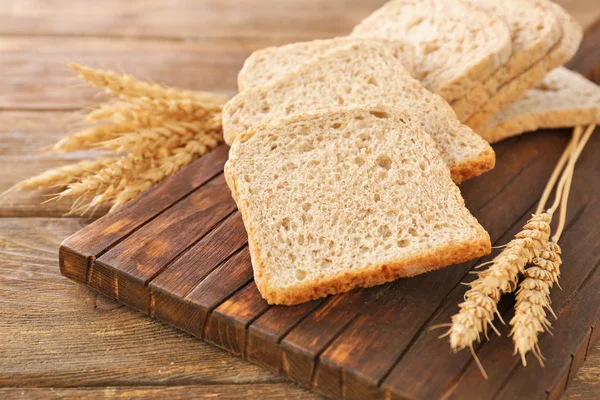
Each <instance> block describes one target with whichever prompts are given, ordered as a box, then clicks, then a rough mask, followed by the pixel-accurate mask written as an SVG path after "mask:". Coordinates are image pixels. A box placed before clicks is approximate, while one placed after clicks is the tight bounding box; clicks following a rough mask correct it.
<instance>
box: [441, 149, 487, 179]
mask: <svg viewBox="0 0 600 400" xmlns="http://www.w3.org/2000/svg"><path fill="white" fill-rule="evenodd" d="M495 166H496V153H494V150H492V148H491V147H489V148H487V149H486V150H484V151H483V152H482V153H480V154H479V155H478V156H477V157H476V158H472V159H470V160H467V161H464V162H462V163H459V164H454V165H452V166H451V167H450V174H451V175H452V180H453V181H454V183H456V184H459V183H461V182H463V181H466V180H467V179H470V178H473V177H476V176H479V175H481V174H483V173H485V172H487V171H490V170H492V169H494V167H495Z"/></svg>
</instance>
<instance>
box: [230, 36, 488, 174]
mask: <svg viewBox="0 0 600 400" xmlns="http://www.w3.org/2000/svg"><path fill="white" fill-rule="evenodd" d="M373 103H383V104H389V105H398V104H399V105H404V106H408V107H411V109H412V110H413V113H414V115H415V118H417V119H418V123H420V124H421V125H422V126H423V128H424V130H425V131H426V132H427V133H429V134H430V135H431V136H432V137H433V139H434V141H435V143H436V145H437V147H438V149H439V151H440V153H441V154H442V158H443V159H444V161H446V163H447V165H448V167H449V168H450V170H451V172H452V177H453V179H454V180H455V182H460V181H462V180H464V179H468V178H470V177H473V176H477V175H480V174H482V173H483V172H486V171H488V170H490V169H492V168H493V167H494V164H495V155H494V152H493V150H492V149H491V147H490V146H489V144H488V143H487V142H486V141H485V140H483V139H482V138H481V137H479V135H477V134H475V133H474V132H473V131H472V130H471V129H469V128H468V127H466V126H465V125H463V124H461V123H460V122H459V121H458V119H457V118H456V115H455V114H454V111H452V108H450V106H449V105H448V103H446V102H445V101H444V100H443V99H442V98H441V97H440V96H438V95H435V94H433V93H431V92H429V91H428V90H427V89H425V88H424V87H423V86H422V85H421V84H420V83H419V81H417V80H416V79H414V78H412V77H411V76H410V75H409V74H408V73H407V72H406V70H404V68H403V67H402V65H401V64H400V62H399V61H398V59H396V58H395V57H394V56H393V55H392V54H391V52H390V51H389V49H388V47H387V46H386V45H384V44H382V43H381V42H378V41H365V42H360V43H356V44H353V45H349V46H346V47H343V48H340V49H336V50H332V51H330V52H329V53H326V54H324V55H322V56H321V57H318V58H315V59H313V60H311V61H309V62H307V63H305V64H303V65H302V66H301V67H299V68H298V69H296V70H294V71H291V72H288V73H287V74H285V75H283V76H282V77H281V78H280V79H278V80H276V81H274V82H272V83H270V84H268V85H263V86H257V87H254V88H252V89H249V90H246V91H244V92H242V93H240V94H238V95H237V96H235V97H234V98H233V99H231V100H230V101H229V102H228V103H227V104H226V105H225V107H224V109H223V131H224V137H225V141H226V142H227V144H231V143H232V142H233V140H234V139H235V137H236V136H238V135H239V134H241V133H242V132H244V131H245V130H247V129H250V128H252V127H254V126H257V125H260V124H262V123H267V122H272V121H276V120H278V119H281V118H285V117H289V116H292V115H295V114H300V113H305V112H307V111H313V110H321V109H326V108H331V107H335V106H349V105H358V104H373Z"/></svg>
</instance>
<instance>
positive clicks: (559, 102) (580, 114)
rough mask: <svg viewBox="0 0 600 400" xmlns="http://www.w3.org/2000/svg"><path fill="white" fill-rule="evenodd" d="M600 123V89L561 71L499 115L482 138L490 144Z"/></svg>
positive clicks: (551, 75)
mask: <svg viewBox="0 0 600 400" xmlns="http://www.w3.org/2000/svg"><path fill="white" fill-rule="evenodd" d="M599 122H600V87H599V86H598V85H596V84H595V83H593V82H590V81H588V80H587V79H585V78H584V77H583V76H581V75H579V74H578V73H576V72H573V71H569V70H568V69H566V68H563V67H561V68H557V69H555V70H554V71H552V72H550V73H549V74H548V75H547V76H546V78H544V81H543V82H542V83H541V84H540V85H539V86H538V87H537V88H535V89H532V90H530V91H528V92H527V93H525V96H524V97H523V98H521V99H520V100H519V101H517V102H516V103H514V104H511V105H510V106H508V107H506V108H505V109H504V110H502V111H501V112H499V113H498V114H496V116H495V117H494V119H493V120H492V121H491V123H490V126H489V128H488V129H487V130H485V131H483V132H482V136H483V137H484V138H485V139H486V140H488V141H489V142H490V143H495V142H498V141H500V140H502V139H506V138H509V137H512V136H516V135H520V134H521V133H523V132H530V131H535V130H537V129H543V128H567V127H574V126H577V125H589V124H595V123H599Z"/></svg>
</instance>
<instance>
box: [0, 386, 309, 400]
mask: <svg viewBox="0 0 600 400" xmlns="http://www.w3.org/2000/svg"><path fill="white" fill-rule="evenodd" d="M0 397H1V398H3V399H41V400H45V399H48V398H60V399H76V400H78V399H82V398H85V399H132V398H143V399H157V400H163V399H190V398H193V399H205V398H218V399H219V400H222V399H224V400H238V399H270V400H287V399H289V398H292V397H293V398H294V399H298V400H317V399H319V398H320V397H319V396H317V395H315V394H314V393H311V392H310V391H308V390H306V389H302V388H300V387H298V386H295V385H290V384H288V383H270V384H264V383H250V384H248V383H245V384H236V385H223V384H214V385H183V386H175V385H174V386H162V387H161V386H108V387H77V388H0Z"/></svg>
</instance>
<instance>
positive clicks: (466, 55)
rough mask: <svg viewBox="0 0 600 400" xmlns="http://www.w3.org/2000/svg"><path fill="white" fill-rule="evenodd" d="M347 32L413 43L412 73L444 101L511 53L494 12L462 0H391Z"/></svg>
mask: <svg viewBox="0 0 600 400" xmlns="http://www.w3.org/2000/svg"><path fill="white" fill-rule="evenodd" d="M351 36H353V37H360V38H378V39H387V40H402V41H406V42H409V43H411V44H413V45H414V46H415V50H416V51H415V77H416V78H418V79H419V80H420V81H421V82H422V83H423V85H424V86H425V87H426V88H427V89H429V90H431V91H432V92H435V93H438V94H439V95H440V96H442V97H443V98H444V99H445V100H446V101H448V102H450V101H453V100H456V99H459V98H461V97H463V96H464V95H465V94H467V92H468V91H469V90H470V89H471V88H472V87H473V86H474V85H475V84H476V83H477V82H483V81H484V80H485V79H487V78H488V77H489V76H490V75H491V74H492V73H494V72H495V71H496V70H497V69H498V68H499V67H501V66H502V65H504V64H505V63H506V61H507V60H508V58H509V57H510V54H511V39H510V32H509V30H508V28H507V27H506V25H505V24H504V23H503V22H502V21H501V20H500V18H497V17H495V16H494V15H492V14H490V13H488V12H486V11H484V10H481V9H479V8H477V7H474V6H472V5H471V4H469V3H467V2H466V1H463V0H392V1H390V2H389V3H387V4H385V5H384V6H383V7H381V8H380V9H379V10H377V11H375V12H374V13H373V14H371V15H370V16H369V17H367V18H366V19H365V20H363V21H362V22H361V23H360V24H358V25H357V26H356V27H354V30H353V31H352V34H351Z"/></svg>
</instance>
